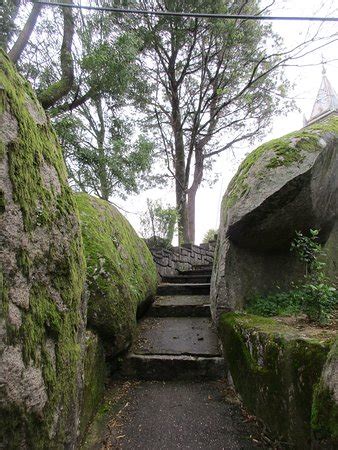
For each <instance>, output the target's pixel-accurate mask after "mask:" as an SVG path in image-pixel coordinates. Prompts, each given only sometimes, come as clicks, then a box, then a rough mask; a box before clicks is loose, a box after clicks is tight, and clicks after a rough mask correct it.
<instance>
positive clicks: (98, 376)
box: [80, 330, 107, 437]
mask: <svg viewBox="0 0 338 450" xmlns="http://www.w3.org/2000/svg"><path fill="white" fill-rule="evenodd" d="M106 375H107V368H106V364H105V354H104V349H103V345H102V343H101V341H100V339H99V337H98V336H97V335H96V334H95V333H93V332H92V331H90V330H87V331H86V336H85V353H84V386H83V393H82V404H81V418H80V437H82V436H84V435H85V432H86V429H87V427H88V425H89V422H90V421H91V419H92V416H93V413H95V412H96V410H97V408H98V406H99V404H100V402H101V400H102V397H103V393H104V386H105V381H106Z"/></svg>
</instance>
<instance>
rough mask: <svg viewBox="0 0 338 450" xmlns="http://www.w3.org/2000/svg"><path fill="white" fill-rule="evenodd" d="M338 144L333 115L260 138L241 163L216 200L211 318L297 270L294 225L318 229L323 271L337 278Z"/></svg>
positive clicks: (284, 284) (288, 279)
mask: <svg viewBox="0 0 338 450" xmlns="http://www.w3.org/2000/svg"><path fill="white" fill-rule="evenodd" d="M337 150H338V117H337V116H332V117H330V118H328V119H327V120H326V121H324V122H322V123H317V124H314V125H312V126H310V127H307V128H304V129H303V130H300V131H298V132H295V133H292V134H289V135H287V136H284V137H283V138H281V139H276V140H273V141H271V142H268V143H267V144H264V145H262V146H261V147H259V148H257V149H256V150H255V151H253V152H252V153H251V154H250V155H249V156H248V157H247V158H246V159H245V160H244V162H243V163H242V164H241V166H240V168H239V170H238V172H237V174H236V175H235V177H234V178H233V179H232V181H231V182H230V184H229V187H228V189H227V192H226V194H225V196H224V198H223V202H222V210H221V219H220V229H219V235H218V241H217V247H216V253H215V258H214V270H213V276H212V285H211V305H212V313H213V317H214V319H215V320H217V318H218V317H219V315H220V313H221V312H222V311H229V310H230V311H231V310H238V309H241V308H243V306H245V304H246V302H247V301H248V299H250V298H251V297H252V296H253V295H255V294H259V295H265V294H269V293H271V292H273V291H275V290H276V289H277V286H278V287H279V288H281V289H288V288H289V287H290V285H291V283H292V282H294V281H297V280H299V279H301V278H302V277H303V275H304V273H303V267H302V266H301V265H300V263H299V262H298V261H297V258H296V257H295V256H294V255H292V254H291V253H290V244H291V241H292V239H293V238H294V237H295V231H301V232H303V233H308V231H309V229H310V228H312V229H319V230H320V236H319V238H320V241H321V243H322V244H324V249H325V251H326V252H327V260H328V265H327V269H328V276H329V277H330V279H331V281H332V282H333V283H335V282H337V278H336V277H337V267H338V261H337V251H336V249H337V247H338V228H337V203H338V157H337Z"/></svg>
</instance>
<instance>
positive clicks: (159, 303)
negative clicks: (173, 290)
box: [147, 295, 210, 317]
mask: <svg viewBox="0 0 338 450" xmlns="http://www.w3.org/2000/svg"><path fill="white" fill-rule="evenodd" d="M147 316H149V317H189V316H190V317H210V299H209V296H208V295H175V296H169V295H168V296H164V297H156V299H155V302H154V303H153V304H152V306H151V308H150V309H149V310H148V313H147Z"/></svg>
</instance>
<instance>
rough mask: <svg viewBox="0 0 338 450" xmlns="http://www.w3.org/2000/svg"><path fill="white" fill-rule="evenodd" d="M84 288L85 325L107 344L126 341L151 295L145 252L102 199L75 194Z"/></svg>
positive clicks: (153, 283) (153, 277)
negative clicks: (86, 299) (86, 295)
mask: <svg viewBox="0 0 338 450" xmlns="http://www.w3.org/2000/svg"><path fill="white" fill-rule="evenodd" d="M76 201H77V205H78V208H79V211H80V219H81V227H82V236H83V241H84V248H85V255H86V260H87V280H88V286H89V290H90V297H89V302H88V324H89V325H90V326H91V327H93V328H94V329H95V330H96V331H97V332H98V334H99V335H100V336H101V337H102V338H103V339H104V340H105V341H107V343H108V344H109V346H110V347H112V348H113V353H115V354H116V353H118V352H120V351H121V350H123V349H125V348H126V347H127V346H128V345H129V344H130V343H131V340H132V336H133V332H134V329H135V326H136V316H137V311H138V310H139V309H140V308H142V306H143V305H144V303H145V302H147V301H148V300H151V298H152V297H153V296H154V295H155V292H156V287H157V272H156V267H155V264H154V262H153V258H152V256H151V253H150V251H149V250H148V248H147V246H146V244H145V243H144V241H143V240H142V239H140V238H139V237H138V236H137V234H136V233H135V231H134V230H133V228H132V227H131V225H130V224H129V222H128V221H127V220H126V219H125V218H124V217H123V216H122V214H120V213H119V212H118V211H117V209H116V208H115V207H114V206H112V205H111V204H109V203H108V202H106V201H104V200H100V199H98V198H94V197H91V196H89V195H87V194H78V195H76Z"/></svg>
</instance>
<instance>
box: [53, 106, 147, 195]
mask: <svg viewBox="0 0 338 450" xmlns="http://www.w3.org/2000/svg"><path fill="white" fill-rule="evenodd" d="M117 115H118V113H117V112H116V110H115V109H114V108H112V106H111V105H110V106H109V105H108V103H107V102H106V101H105V100H103V99H96V100H95V102H89V105H85V106H82V107H81V108H79V109H78V110H77V111H76V112H75V114H67V115H64V116H63V117H62V118H61V119H58V120H56V121H55V128H56V130H57V132H58V135H59V138H60V140H61V143H62V146H63V149H64V156H65V160H66V164H67V168H68V173H69V178H70V182H71V183H72V185H73V187H74V188H75V189H76V190H80V191H84V192H87V193H90V194H92V193H94V194H95V195H97V196H98V197H100V198H102V199H104V200H109V198H110V197H111V196H112V195H113V196H115V197H116V196H119V197H124V196H125V195H126V194H130V193H137V192H139V191H140V190H141V189H142V188H143V187H144V186H145V185H146V184H147V183H146V180H147V178H148V175H149V171H150V169H151V163H152V159H153V149H154V147H153V144H152V143H151V142H149V141H148V140H147V139H146V138H145V136H144V135H143V134H140V135H139V136H138V137H137V138H136V137H135V136H134V134H135V131H136V130H135V126H134V124H133V123H132V121H131V120H129V119H127V118H122V117H121V118H117Z"/></svg>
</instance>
